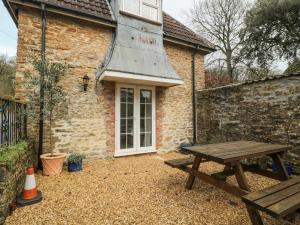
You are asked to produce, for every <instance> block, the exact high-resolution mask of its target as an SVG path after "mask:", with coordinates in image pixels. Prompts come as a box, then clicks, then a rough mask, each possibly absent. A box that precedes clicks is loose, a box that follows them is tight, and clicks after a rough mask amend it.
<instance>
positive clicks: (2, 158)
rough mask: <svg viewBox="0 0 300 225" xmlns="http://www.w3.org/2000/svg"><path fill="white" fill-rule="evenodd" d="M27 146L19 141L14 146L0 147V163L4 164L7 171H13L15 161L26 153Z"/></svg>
mask: <svg viewBox="0 0 300 225" xmlns="http://www.w3.org/2000/svg"><path fill="white" fill-rule="evenodd" d="M27 147H28V144H27V142H25V141H21V142H19V143H18V144H15V145H3V146H1V147H0V163H5V164H6V165H7V166H8V169H9V170H11V169H13V167H14V165H15V161H16V160H17V159H18V158H19V157H20V155H22V154H24V153H25V152H26V151H27Z"/></svg>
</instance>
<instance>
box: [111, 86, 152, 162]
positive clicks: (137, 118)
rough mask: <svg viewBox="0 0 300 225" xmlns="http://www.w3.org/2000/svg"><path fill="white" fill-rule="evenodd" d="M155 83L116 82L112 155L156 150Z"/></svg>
mask: <svg viewBox="0 0 300 225" xmlns="http://www.w3.org/2000/svg"><path fill="white" fill-rule="evenodd" d="M155 140H156V138H155V87H146V86H136V85H128V84H117V85H116V151H115V156H125V155H135V154H142V153H150V152H155V142H156V141H155Z"/></svg>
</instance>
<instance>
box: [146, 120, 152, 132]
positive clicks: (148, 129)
mask: <svg viewBox="0 0 300 225" xmlns="http://www.w3.org/2000/svg"><path fill="white" fill-rule="evenodd" d="M146 132H147V133H151V132H152V119H146Z"/></svg>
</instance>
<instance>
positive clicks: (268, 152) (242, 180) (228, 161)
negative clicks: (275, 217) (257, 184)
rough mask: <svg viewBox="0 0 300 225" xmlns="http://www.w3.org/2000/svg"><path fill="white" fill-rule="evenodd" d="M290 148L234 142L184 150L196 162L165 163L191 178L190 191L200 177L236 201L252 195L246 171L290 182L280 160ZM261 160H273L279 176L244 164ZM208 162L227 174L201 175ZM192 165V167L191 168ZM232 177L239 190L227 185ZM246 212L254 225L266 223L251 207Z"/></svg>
mask: <svg viewBox="0 0 300 225" xmlns="http://www.w3.org/2000/svg"><path fill="white" fill-rule="evenodd" d="M290 148H291V147H290V146H286V145H278V144H267V143H260V142H253V141H235V142H226V143H219V144H208V145H199V146H192V147H184V148H183V149H184V150H186V151H189V152H190V153H191V154H193V155H194V157H193V158H188V159H187V158H186V159H179V160H178V159H176V160H168V161H165V163H166V164H167V165H169V166H172V167H174V168H178V169H180V170H182V171H185V172H187V173H188V174H189V176H188V180H187V183H186V188H187V189H192V187H193V184H194V181H195V178H196V177H197V178H199V179H200V180H203V181H204V182H207V183H209V184H211V185H213V186H216V187H218V188H220V189H222V190H224V191H226V192H228V193H230V194H233V195H235V196H237V197H242V196H245V195H248V194H249V193H250V192H251V190H250V186H249V184H248V181H247V178H246V176H245V173H244V172H245V170H246V171H251V172H254V173H257V174H259V175H262V176H266V177H269V178H272V179H277V180H281V181H284V180H288V179H289V175H288V173H287V171H286V168H285V166H284V164H283V162H282V159H281V157H282V155H283V153H285V152H286V151H287V150H289V149H290ZM262 156H270V157H271V158H272V159H273V161H274V164H275V166H276V168H277V172H276V173H274V172H272V171H269V170H264V169H260V168H253V167H247V166H245V165H243V163H242V162H243V161H244V160H246V159H251V158H258V157H262ZM207 161H213V162H216V163H220V164H223V165H224V170H223V171H221V172H219V173H215V174H206V173H204V172H201V171H199V168H200V164H202V163H203V162H207ZM189 165H192V167H190V166H189ZM231 175H234V176H235V177H236V180H237V183H238V186H235V185H232V184H229V183H227V182H226V177H227V176H231ZM220 176H221V177H223V178H224V179H219V178H218V177H220ZM246 208H247V211H248V213H249V217H250V219H251V221H252V223H253V224H255V225H262V224H263V222H262V220H261V217H260V215H259V213H258V211H257V209H256V208H254V207H253V206H251V205H246Z"/></svg>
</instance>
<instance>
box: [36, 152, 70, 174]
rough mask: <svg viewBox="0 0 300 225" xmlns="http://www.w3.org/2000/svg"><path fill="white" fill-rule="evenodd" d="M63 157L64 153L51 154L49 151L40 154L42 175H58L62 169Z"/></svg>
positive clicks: (64, 156)
mask: <svg viewBox="0 0 300 225" xmlns="http://www.w3.org/2000/svg"><path fill="white" fill-rule="evenodd" d="M65 158H66V154H65V153H54V154H53V156H51V153H47V154H43V155H41V160H42V164H43V175H44V176H54V175H59V174H60V173H61V171H62V168H63V164H64V160H65Z"/></svg>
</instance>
